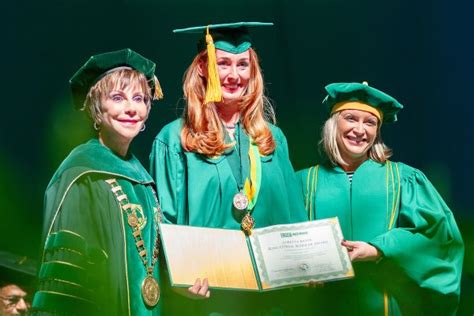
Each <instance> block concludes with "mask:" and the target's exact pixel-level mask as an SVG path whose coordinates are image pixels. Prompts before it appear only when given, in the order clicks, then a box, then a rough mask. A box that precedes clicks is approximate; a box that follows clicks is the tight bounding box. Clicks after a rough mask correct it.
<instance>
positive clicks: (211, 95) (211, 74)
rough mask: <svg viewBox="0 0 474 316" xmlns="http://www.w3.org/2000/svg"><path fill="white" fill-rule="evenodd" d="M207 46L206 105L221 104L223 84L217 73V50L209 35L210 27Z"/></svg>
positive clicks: (207, 31)
mask: <svg viewBox="0 0 474 316" xmlns="http://www.w3.org/2000/svg"><path fill="white" fill-rule="evenodd" d="M206 44H207V88H206V98H205V100H204V104H208V103H211V102H220V101H221V100H222V91H221V82H220V79H219V72H218V71H217V60H216V48H215V46H214V40H213V39H212V36H211V34H210V33H209V26H208V27H207V29H206Z"/></svg>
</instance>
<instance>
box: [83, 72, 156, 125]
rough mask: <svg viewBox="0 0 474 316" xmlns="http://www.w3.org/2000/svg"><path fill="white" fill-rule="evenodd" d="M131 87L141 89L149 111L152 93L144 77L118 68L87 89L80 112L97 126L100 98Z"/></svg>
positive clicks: (99, 117) (100, 109)
mask: <svg viewBox="0 0 474 316" xmlns="http://www.w3.org/2000/svg"><path fill="white" fill-rule="evenodd" d="M131 85H138V86H139V87H140V88H141V89H142V91H143V93H144V95H145V103H146V105H147V106H148V109H150V106H151V100H152V93H151V88H150V86H149V85H148V81H147V78H146V77H145V75H144V74H143V73H141V72H139V71H136V70H134V69H132V68H120V69H117V70H115V71H111V72H110V73H107V74H106V75H105V76H104V77H103V78H101V79H100V80H99V81H97V83H95V84H94V85H93V86H92V87H91V88H90V89H89V92H88V93H87V96H86V100H85V101H84V107H83V108H82V110H85V111H86V113H87V114H88V116H89V118H90V119H91V120H92V121H93V122H94V124H97V125H99V124H100V123H101V122H102V106H101V97H102V96H105V95H108V94H109V93H110V92H111V91H113V90H125V89H126V88H127V87H129V86H131Z"/></svg>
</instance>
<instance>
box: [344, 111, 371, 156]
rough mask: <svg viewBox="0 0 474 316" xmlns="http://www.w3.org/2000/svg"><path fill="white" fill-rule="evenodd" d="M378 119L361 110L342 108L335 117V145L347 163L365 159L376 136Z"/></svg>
mask: <svg viewBox="0 0 474 316" xmlns="http://www.w3.org/2000/svg"><path fill="white" fill-rule="evenodd" d="M378 124H379V123H378V119H377V117H376V116H375V115H373V114H371V113H369V112H365V111H361V110H343V111H341V112H340V115H339V117H338V119H337V139H336V140H337V145H338V147H339V151H340V153H341V156H342V158H343V159H344V161H346V162H347V163H348V164H349V165H354V164H357V163H360V162H361V161H365V160H366V159H367V158H368V151H369V149H370V148H371V147H372V145H373V144H374V141H375V139H376V137H377V128H378Z"/></svg>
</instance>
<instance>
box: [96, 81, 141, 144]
mask: <svg viewBox="0 0 474 316" xmlns="http://www.w3.org/2000/svg"><path fill="white" fill-rule="evenodd" d="M100 102H101V112H102V114H101V124H100V132H99V140H100V141H101V142H102V143H103V144H104V145H106V146H107V147H109V148H114V147H115V146H114V145H112V144H124V145H126V146H127V148H128V145H129V144H130V142H131V141H132V140H133V139H134V138H135V136H137V135H138V133H139V132H140V129H141V128H142V127H143V124H144V123H145V121H146V119H147V118H148V112H149V105H148V104H147V101H146V96H145V93H144V92H143V89H142V88H141V86H140V85H138V84H132V85H129V86H127V87H125V88H124V89H120V88H118V87H116V88H115V89H113V90H111V91H109V92H108V93H106V94H103V95H102V96H101V100H100Z"/></svg>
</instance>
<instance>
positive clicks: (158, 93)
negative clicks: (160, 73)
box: [153, 76, 163, 100]
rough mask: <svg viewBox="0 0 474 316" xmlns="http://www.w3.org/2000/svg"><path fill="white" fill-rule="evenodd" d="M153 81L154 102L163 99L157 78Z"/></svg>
mask: <svg viewBox="0 0 474 316" xmlns="http://www.w3.org/2000/svg"><path fill="white" fill-rule="evenodd" d="M153 80H154V81H155V93H154V94H153V99H154V100H160V99H163V90H161V85H160V82H159V81H158V78H157V77H156V76H155V78H153Z"/></svg>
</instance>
